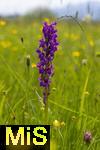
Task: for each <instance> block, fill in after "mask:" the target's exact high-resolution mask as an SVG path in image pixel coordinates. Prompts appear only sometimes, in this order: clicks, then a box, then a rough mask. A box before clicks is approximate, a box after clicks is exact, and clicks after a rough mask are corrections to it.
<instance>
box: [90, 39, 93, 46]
mask: <svg viewBox="0 0 100 150" xmlns="http://www.w3.org/2000/svg"><path fill="white" fill-rule="evenodd" d="M89 45H90V46H91V47H94V41H93V40H92V39H90V40H89Z"/></svg>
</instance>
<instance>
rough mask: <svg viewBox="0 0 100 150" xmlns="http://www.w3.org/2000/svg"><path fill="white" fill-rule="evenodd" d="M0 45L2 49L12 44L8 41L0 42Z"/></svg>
mask: <svg viewBox="0 0 100 150" xmlns="http://www.w3.org/2000/svg"><path fill="white" fill-rule="evenodd" d="M0 45H1V46H2V47H3V48H8V47H11V45H12V43H11V42H10V41H5V40H2V41H1V42H0Z"/></svg>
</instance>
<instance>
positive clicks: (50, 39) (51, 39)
mask: <svg viewBox="0 0 100 150" xmlns="http://www.w3.org/2000/svg"><path fill="white" fill-rule="evenodd" d="M56 24H57V23H56V22H53V23H51V24H48V23H47V22H44V23H43V29H42V32H43V38H42V39H41V40H40V41H39V48H38V49H37V50H36V52H37V53H38V57H39V59H40V61H39V63H38V64H37V67H38V70H39V74H40V77H39V82H40V86H42V87H44V92H43V96H44V98H43V101H44V104H45V105H46V103H47V98H48V95H49V87H50V83H51V77H52V76H53V74H54V67H53V64H52V61H53V59H54V53H55V51H57V46H58V45H59V43H58V42H57V30H56V29H55V27H56Z"/></svg>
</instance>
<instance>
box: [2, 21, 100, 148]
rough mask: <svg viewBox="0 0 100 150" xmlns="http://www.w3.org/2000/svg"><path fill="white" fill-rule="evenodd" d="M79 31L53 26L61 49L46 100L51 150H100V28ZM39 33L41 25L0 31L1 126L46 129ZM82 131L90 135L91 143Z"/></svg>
mask: <svg viewBox="0 0 100 150" xmlns="http://www.w3.org/2000/svg"><path fill="white" fill-rule="evenodd" d="M82 26H83V28H84V32H83V31H82V30H81V29H80V27H79V26H78V25H77V24H76V23H73V22H66V21H60V22H59V23H58V25H57V29H58V41H59V43H60V45H59V50H58V51H57V52H56V54H55V59H54V66H55V74H54V76H53V78H52V84H51V89H50V96H49V99H48V107H49V108H48V124H50V125H51V150H100V49H99V47H100V39H99V37H100V24H99V23H98V24H93V23H90V24H86V23H83V24H82ZM41 28H42V22H39V21H33V22H31V23H27V22H22V21H19V22H18V21H17V22H13V21H6V23H5V24H4V25H1V26H0V124H45V118H44V107H43V102H42V88H40V86H39V82H38V77H39V74H38V70H37V68H36V64H37V62H38V57H37V54H36V49H37V47H38V40H39V39H40V38H41V36H42V33H41ZM21 39H22V40H23V41H21ZM27 56H30V57H29V59H30V66H29V67H27ZM85 131H90V132H91V133H92V140H91V142H90V143H89V144H87V143H86V142H85V141H84V140H83V136H84V133H85Z"/></svg>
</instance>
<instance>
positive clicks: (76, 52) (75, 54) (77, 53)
mask: <svg viewBox="0 0 100 150" xmlns="http://www.w3.org/2000/svg"><path fill="white" fill-rule="evenodd" d="M72 56H74V57H79V56H80V52H79V51H74V52H72Z"/></svg>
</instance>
